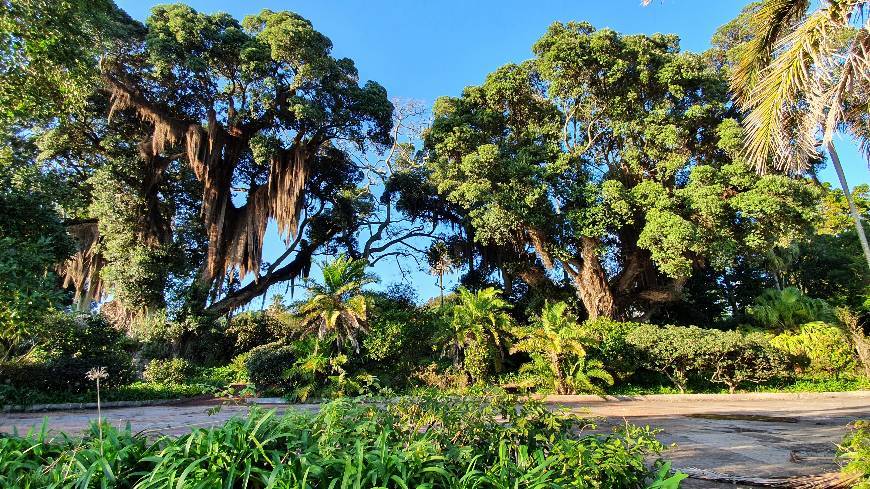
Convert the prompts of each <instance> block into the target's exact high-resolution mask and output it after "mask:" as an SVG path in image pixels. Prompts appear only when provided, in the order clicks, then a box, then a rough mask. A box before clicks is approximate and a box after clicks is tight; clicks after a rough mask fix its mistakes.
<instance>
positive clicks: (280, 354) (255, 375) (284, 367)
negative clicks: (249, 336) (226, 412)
mask: <svg viewBox="0 0 870 489" xmlns="http://www.w3.org/2000/svg"><path fill="white" fill-rule="evenodd" d="M296 358H297V356H296V352H295V351H294V349H293V347H291V346H289V345H286V344H284V343H281V342H277V343H269V344H266V345H261V346H258V347H256V348H254V349H253V350H251V351H250V352H249V353H248V354H247V356H246V358H245V360H244V362H245V370H246V371H247V377H248V380H250V381H251V382H252V383H253V384H254V385H255V386H256V387H257V389H259V390H261V391H268V390H270V389H281V388H286V387H289V385H288V381H287V375H286V372H287V371H288V370H289V369H290V367H292V366H293V364H294V362H295V361H296Z"/></svg>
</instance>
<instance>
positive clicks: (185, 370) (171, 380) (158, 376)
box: [142, 358, 191, 385]
mask: <svg viewBox="0 0 870 489" xmlns="http://www.w3.org/2000/svg"><path fill="white" fill-rule="evenodd" d="M190 372H191V368H190V364H189V363H188V362H187V361H186V360H184V359H182V358H173V359H171V360H151V361H150V362H148V365H146V366H145V371H144V372H143V373H142V377H143V378H144V379H145V380H146V381H147V382H153V383H155V384H172V385H179V384H183V383H184V382H185V381H186V380H187V377H188V375H190Z"/></svg>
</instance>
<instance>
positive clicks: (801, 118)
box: [746, 9, 841, 172]
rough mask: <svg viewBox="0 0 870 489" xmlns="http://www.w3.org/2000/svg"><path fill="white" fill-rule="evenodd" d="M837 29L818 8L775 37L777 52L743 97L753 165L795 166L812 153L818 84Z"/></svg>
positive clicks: (834, 47)
mask: <svg viewBox="0 0 870 489" xmlns="http://www.w3.org/2000/svg"><path fill="white" fill-rule="evenodd" d="M839 29H841V26H839V25H837V23H836V22H834V21H833V20H832V18H831V15H830V12H829V11H827V10H826V9H821V10H818V11H816V12H814V13H813V14H812V15H810V16H809V17H808V18H807V19H806V20H805V21H804V22H803V23H801V24H800V25H798V27H797V28H796V29H795V30H794V31H793V32H791V33H789V34H788V35H786V36H785V37H783V38H782V39H781V40H780V42H779V43H777V46H778V50H779V54H778V55H777V56H776V57H775V58H774V59H773V61H772V62H771V64H770V66H768V67H767V68H765V69H764V70H762V72H761V73H760V80H759V82H758V84H757V85H756V86H755V88H754V89H753V90H752V92H751V94H750V96H749V100H748V102H747V103H746V106H747V107H749V108H751V112H750V113H749V115H748V116H747V118H746V128H747V139H746V154H747V158H748V159H749V162H750V163H751V164H752V165H753V166H754V167H755V168H756V169H757V170H759V171H765V170H766V169H767V166H768V164H769V162H771V161H773V164H774V166H775V167H776V168H777V169H780V170H785V171H789V172H797V171H800V170H803V169H805V168H806V167H807V166H808V164H809V160H810V158H813V157H814V156H815V155H816V150H815V147H816V138H815V132H816V131H815V130H813V129H814V128H815V127H818V126H819V125H820V124H821V120H822V114H821V113H820V110H823V109H824V108H823V107H820V106H819V101H820V100H821V98H822V96H821V91H822V88H821V87H822V84H824V83H825V82H827V81H828V80H827V78H826V77H827V75H826V73H828V72H829V71H830V70H829V69H828V68H829V63H830V62H831V61H830V59H831V57H832V55H833V54H834V53H835V52H836V51H837V50H838V49H839V47H840V46H839V44H838V36H837V35H836V34H837V31H838V30H839ZM809 100H812V101H815V102H816V103H812V104H810V103H809V102H808V101H809ZM808 104H809V105H811V106H810V107H807V105H808ZM808 109H809V110H808Z"/></svg>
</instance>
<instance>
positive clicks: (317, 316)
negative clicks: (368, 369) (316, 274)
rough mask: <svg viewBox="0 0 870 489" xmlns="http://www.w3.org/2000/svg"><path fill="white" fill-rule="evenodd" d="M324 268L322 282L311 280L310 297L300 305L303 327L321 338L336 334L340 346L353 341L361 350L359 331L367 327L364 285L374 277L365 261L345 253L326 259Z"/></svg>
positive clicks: (351, 344)
mask: <svg viewBox="0 0 870 489" xmlns="http://www.w3.org/2000/svg"><path fill="white" fill-rule="evenodd" d="M322 269H323V284H318V283H316V282H313V281H309V282H308V283H307V285H306V287H307V290H308V296H309V297H308V300H307V301H305V302H304V303H303V304H302V305H301V306H299V310H298V312H299V315H300V317H301V322H302V330H303V331H304V332H306V333H309V334H312V333H315V332H316V333H317V335H318V337H319V338H324V337H326V336H329V335H334V336H335V341H336V345H337V346H338V347H339V349H341V348H342V346H344V345H350V346H351V347H353V348H354V349H355V350H356V351H359V341H358V340H357V333H358V332H360V331H362V332H365V331H366V330H367V324H366V319H367V312H368V302H369V301H368V299H367V298H366V296H365V295H363V294H362V288H363V286H365V285H366V284H369V283H372V282H374V281H375V280H374V278H373V277H372V276H371V275H369V274H367V273H366V271H365V269H366V262H365V261H363V260H353V259H350V258H348V257H346V256H344V255H340V256H338V257H337V258H336V259H335V260H333V261H332V262H328V263H324V264H323V266H322Z"/></svg>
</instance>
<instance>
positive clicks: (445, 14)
mask: <svg viewBox="0 0 870 489" xmlns="http://www.w3.org/2000/svg"><path fill="white" fill-rule="evenodd" d="M116 1H117V3H118V5H120V6H121V7H122V8H124V9H125V10H126V11H127V12H129V13H130V15H132V16H133V17H135V18H137V19H139V20H145V18H146V17H147V15H148V12H149V10H150V9H151V7H152V6H153V5H157V4H161V3H168V2H155V1H150V0H144V1H143V0H116ZM748 2H749V0H711V1H706V2H699V1H697V0H656V1H654V2H653V4H652V5H650V6H649V7H642V6H641V4H640V3H641V2H640V0H609V1H604V2H602V1H594V0H538V1H536V2H529V1H517V0H503V1H495V0H486V1H484V0H442V1H435V0H389V1H388V0H297V1H279V0H250V1H246V2H229V1H215V0H210V1H206V0H195V1H193V0H192V1H188V2H185V3H187V4H189V5H191V6H192V7H193V8H195V9H197V10H199V11H202V12H208V13H211V12H216V11H224V12H229V13H230V14H233V15H234V16H235V17H237V18H239V19H241V18H242V17H244V16H245V15H247V14H251V13H256V12H258V11H260V10H261V9H264V8H268V9H271V10H291V11H294V12H296V13H298V14H300V15H302V16H303V17H306V18H308V19H309V20H311V22H312V23H313V24H314V27H315V28H316V29H317V30H319V31H320V32H322V33H324V34H325V35H327V36H328V37H329V38H330V39H332V41H333V44H334V45H335V48H334V53H335V55H336V56H339V57H349V58H351V59H353V60H354V61H355V62H356V65H357V68H358V69H359V72H360V77H361V78H362V79H363V80H366V79H372V80H375V81H377V82H379V83H380V84H382V85H383V86H385V87H386V88H387V91H388V92H389V95H390V97H399V98H404V99H416V100H421V101H423V102H425V103H431V102H432V101H434V100H435V99H436V98H437V97H439V96H441V95H456V94H458V93H459V92H460V91H461V90H462V89H463V88H464V87H465V86H467V85H474V84H478V83H480V82H482V81H483V79H484V78H485V77H486V74H487V73H489V72H491V71H492V70H494V69H495V68H497V67H499V66H501V65H502V64H504V63H508V62H515V61H522V60H524V59H527V58H529V57H530V56H531V46H532V44H533V43H534V42H535V40H537V39H538V38H539V37H540V36H541V35H542V34H543V33H544V31H545V30H546V28H547V26H548V25H549V24H551V23H552V22H554V21H569V20H580V21H588V22H590V23H592V24H593V25H594V26H596V27H598V28H602V27H609V28H612V29H615V30H617V31H620V32H623V33H647V34H652V33H655V32H662V33H675V34H678V35H679V36H680V38H681V39H682V47H683V49H687V50H693V51H703V50H705V49H707V48H708V47H709V41H710V37H711V36H712V35H713V33H714V32H715V31H716V29H717V28H718V26H720V25H722V24H724V23H726V22H727V21H729V20H730V19H732V18H734V17H735V16H736V15H737V14H738V13H739V12H740V10H741V8H742V7H743V6H744V5H746V4H747V3H748ZM838 146H839V149H840V158H841V159H842V160H843V165H844V166H845V167H846V168H847V177H848V178H849V183H850V184H851V185H855V184H857V183H862V182H863V183H866V182H868V181H870V178H868V177H870V172H868V170H867V165H866V164H865V163H864V161H863V160H862V159H861V158H860V157H859V155H858V151H857V148H856V147H855V145H854V144H853V143H852V142H850V141H843V142H841V143H840V144H839V145H838ZM822 177H823V178H824V179H825V180H829V181H832V182H835V181H836V176H835V174H834V173H833V171H832V170H831V169H826V170H825V172H823V174H822ZM273 235H274V233H270V238H268V241H267V245H266V248H267V255H271V256H274V254H275V253H276V252H277V250H278V248H279V247H280V242H279V241H278V240H277V239H276V238H275V237H274V236H273ZM376 272H377V273H378V275H379V276H380V277H381V282H382V284H384V285H387V284H389V283H391V282H396V281H398V280H399V278H400V277H399V276H398V274H397V273H396V272H395V271H394V270H392V269H391V268H390V267H382V266H379V267H377V269H376ZM412 279H413V280H414V281H415V284H414V285H415V286H416V288H417V289H418V291H419V293H420V296H421V298H423V299H425V298H427V297H431V296H434V295H435V294H437V288H436V287H435V284H434V280H433V279H432V278H431V277H430V276H428V274H426V273H423V272H420V273H418V274H415V275H414V276H413V278H412Z"/></svg>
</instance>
